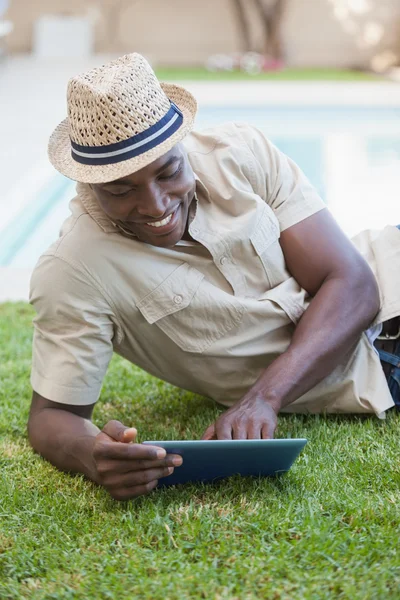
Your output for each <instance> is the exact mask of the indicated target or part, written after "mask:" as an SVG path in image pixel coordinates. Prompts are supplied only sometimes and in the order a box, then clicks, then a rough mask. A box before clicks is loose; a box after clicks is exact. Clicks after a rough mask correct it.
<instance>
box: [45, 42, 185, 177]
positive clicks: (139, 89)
mask: <svg viewBox="0 0 400 600" xmlns="http://www.w3.org/2000/svg"><path fill="white" fill-rule="evenodd" d="M67 105H68V118H67V119H65V120H64V121H62V123H60V125H59V126H58V127H57V128H56V129H55V131H54V132H53V134H52V135H51V137H50V141H49V147H48V153H49V159H50V162H51V163H52V165H53V166H54V167H55V168H56V169H57V170H58V171H60V173H62V174H63V175H66V176H67V177H69V178H70V179H74V180H75V181H80V182H83V183H105V182H107V181H113V180H115V179H119V178H120V177H125V176H126V175H130V174H131V173H134V172H135V171H138V170H139V169H142V168H143V167H145V166H146V165H148V164H150V163H151V162H153V161H154V160H156V159H157V158H159V157H160V156H162V155H163V154H165V153H166V152H168V151H169V150H170V149H171V148H172V147H173V146H174V145H175V144H177V143H178V142H179V141H181V140H182V139H183V138H184V137H185V136H186V135H187V134H188V133H189V132H190V131H191V129H192V128H193V122H194V118H195V115H196V111H197V103H196V100H195V99H194V97H193V96H192V94H190V93H189V92H188V91H187V90H185V89H184V88H182V87H180V86H178V85H172V84H167V83H160V82H159V81H158V79H157V78H156V76H155V74H154V72H153V70H152V68H151V67H150V65H149V63H148V62H147V61H146V60H145V59H144V58H143V56H141V55H140V54H136V53H134V54H127V55H125V56H122V57H121V58H118V59H117V60H114V61H112V62H110V63H108V64H106V65H104V66H102V67H98V68H95V69H92V70H91V71H88V72H87V73H83V74H82V75H78V76H76V77H73V78H72V79H70V81H69V83H68V92H67Z"/></svg>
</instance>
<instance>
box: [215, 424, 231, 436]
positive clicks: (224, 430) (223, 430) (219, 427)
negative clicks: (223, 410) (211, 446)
mask: <svg viewBox="0 0 400 600" xmlns="http://www.w3.org/2000/svg"><path fill="white" fill-rule="evenodd" d="M215 435H216V438H217V440H231V439H232V425H231V422H230V421H229V420H228V419H226V420H224V419H220V420H218V421H217V422H216V423H215Z"/></svg>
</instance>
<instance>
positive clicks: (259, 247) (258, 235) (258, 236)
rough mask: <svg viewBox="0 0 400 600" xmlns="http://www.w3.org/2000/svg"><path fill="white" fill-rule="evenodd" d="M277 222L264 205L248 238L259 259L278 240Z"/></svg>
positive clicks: (278, 229)
mask: <svg viewBox="0 0 400 600" xmlns="http://www.w3.org/2000/svg"><path fill="white" fill-rule="evenodd" d="M279 236H280V228H279V221H278V219H277V218H276V217H275V215H274V213H273V211H272V210H271V209H270V208H269V206H267V205H264V206H263V211H262V212H261V215H260V218H259V219H258V221H257V224H256V226H255V227H254V230H253V232H252V234H251V236H250V241H251V243H252V244H253V246H254V249H255V251H256V252H257V254H258V255H259V256H260V257H261V256H262V255H263V253H264V252H265V251H266V250H267V248H269V246H271V244H273V243H274V242H276V241H277V240H278V239H279Z"/></svg>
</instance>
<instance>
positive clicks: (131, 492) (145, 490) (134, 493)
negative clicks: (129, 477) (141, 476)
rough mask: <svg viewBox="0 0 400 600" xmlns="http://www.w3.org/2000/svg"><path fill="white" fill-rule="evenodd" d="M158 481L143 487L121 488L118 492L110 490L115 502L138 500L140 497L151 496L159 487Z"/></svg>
mask: <svg viewBox="0 0 400 600" xmlns="http://www.w3.org/2000/svg"><path fill="white" fill-rule="evenodd" d="M157 483H158V481H152V482H151V483H145V484H143V485H136V486H134V487H131V488H119V489H117V490H108V491H109V493H110V494H111V496H112V497H113V498H114V500H120V501H124V500H130V499H131V498H138V497H139V496H145V495H146V494H150V492H152V491H153V490H154V488H156V487H157Z"/></svg>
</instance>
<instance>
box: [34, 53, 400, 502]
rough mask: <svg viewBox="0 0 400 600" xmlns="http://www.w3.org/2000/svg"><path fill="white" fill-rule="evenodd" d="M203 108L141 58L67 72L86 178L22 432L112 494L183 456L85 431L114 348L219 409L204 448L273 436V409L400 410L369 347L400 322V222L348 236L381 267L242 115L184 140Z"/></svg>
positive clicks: (43, 304)
mask: <svg viewBox="0 0 400 600" xmlns="http://www.w3.org/2000/svg"><path fill="white" fill-rule="evenodd" d="M195 113H196V102H195V100H194V98H193V97H192V96H191V94H189V92H187V91H186V90H184V89H183V88H181V87H179V86H174V85H167V84H161V85H160V84H159V82H158V81H157V79H156V78H155V76H154V73H153V72H152V70H151V68H150V66H149V65H148V64H147V62H146V61H145V60H144V59H143V57H141V56H140V55H138V54H132V55H128V56H125V57H122V58H121V59H118V60H116V61H114V62H112V63H110V64H108V65H105V66H104V67H101V68H98V69H94V70H92V71H90V72H89V73H85V74H84V75H81V76H78V77H75V78H73V79H72V80H71V81H70V82H69V87H68V118H67V119H66V120H65V121H64V122H63V123H61V125H60V126H59V127H58V128H57V129H56V130H55V132H54V133H53V135H52V137H51V140H50V144H49V156H50V160H51V161H52V163H53V165H54V166H55V167H56V168H57V169H58V170H59V171H60V172H61V173H63V174H64V175H66V176H68V177H70V178H71V179H74V180H76V181H78V182H79V183H78V187H77V196H76V198H75V199H74V200H73V201H72V202H71V213H72V214H71V217H70V218H69V219H68V220H67V221H66V223H64V226H63V228H62V232H61V236H60V238H59V239H58V240H57V242H56V243H55V244H54V245H53V246H51V247H50V249H49V250H48V251H47V252H46V253H45V254H44V255H43V256H42V257H41V259H40V260H39V263H38V265H37V267H36V269H35V272H34V275H33V278H32V283H31V302H32V304H33V305H34V307H35V309H36V312H37V317H36V318H35V334H34V342H33V366H32V377H31V382H32V387H33V390H34V394H33V399H32V407H31V413H30V418H29V425H28V428H29V437H30V441H31V444H32V446H33V448H34V449H35V450H36V451H38V452H40V453H41V454H42V455H43V456H44V457H45V458H47V459H48V460H49V461H51V462H52V463H53V464H54V465H56V466H57V467H58V468H59V469H62V470H65V471H73V472H82V473H84V474H85V475H86V476H88V477H89V478H90V479H92V480H93V481H95V482H97V483H99V484H100V485H103V486H104V487H105V488H106V489H107V490H108V491H109V492H110V493H111V495H112V496H113V497H114V498H117V499H127V498H132V497H135V496H138V495H141V494H145V493H148V492H149V491H151V490H152V489H153V488H154V487H155V486H156V485H157V481H158V479H159V478H161V477H165V476H168V474H170V473H171V472H172V471H173V469H174V468H176V467H179V464H181V458H180V457H178V456H168V457H166V455H165V452H164V451H163V450H162V449H160V448H155V447H146V446H143V445H141V444H130V443H129V442H132V441H134V440H135V436H136V430H135V429H133V428H128V427H126V426H124V425H123V424H121V423H118V422H116V421H111V422H109V423H107V424H106V426H105V427H104V428H103V430H102V431H100V430H99V429H98V428H97V427H96V426H95V425H94V424H93V423H92V422H91V415H92V410H93V406H94V404H95V402H96V401H97V399H98V396H99V393H100V389H101V384H102V380H103V377H104V374H105V372H106V369H107V366H108V363H109V361H110V358H111V356H112V353H113V351H115V352H117V353H118V354H120V355H122V356H124V357H125V358H127V359H128V360H130V361H131V362H133V363H135V364H137V365H139V366H140V367H142V368H143V369H145V370H146V371H148V372H149V373H151V374H153V375H155V376H157V377H159V378H161V379H164V380H166V381H168V382H170V383H172V384H174V385H177V386H180V387H182V388H185V389H189V390H193V391H195V392H198V393H200V394H203V395H207V396H210V397H212V398H214V399H215V400H217V401H218V402H220V403H221V404H224V405H226V406H228V407H229V409H228V410H227V411H226V412H224V413H223V414H222V415H221V416H220V417H219V418H218V419H217V421H216V422H215V423H212V424H210V426H209V427H208V429H207V430H206V432H205V433H204V436H203V437H204V439H212V438H217V439H232V438H234V439H246V438H269V437H273V435H274V430H275V428H276V423H277V415H278V413H279V412H281V411H286V412H290V411H292V412H314V413H315V412H322V411H326V412H355V413H360V412H364V413H368V412H370V413H371V412H372V413H376V414H378V415H379V414H381V413H383V412H384V411H385V410H387V409H389V408H390V407H392V406H393V405H394V402H393V399H392V397H391V394H390V391H389V388H388V384H387V381H386V378H385V375H384V372H383V370H382V365H381V363H380V360H379V356H378V353H377V351H376V348H375V347H374V345H373V340H374V339H375V338H376V336H377V335H378V334H379V333H380V331H381V328H382V323H383V324H384V328H385V332H386V331H388V332H390V333H391V331H392V329H393V328H396V327H397V321H396V320H394V318H395V317H397V316H398V315H399V314H400V294H399V290H400V286H399V258H400V232H399V231H398V230H397V229H396V228H395V227H389V228H387V229H385V230H384V232H378V233H376V234H373V233H371V232H367V233H364V234H362V235H361V236H360V237H359V239H358V240H356V243H357V245H358V246H359V248H360V249H361V250H362V252H363V254H364V255H365V256H366V257H367V259H368V262H369V264H370V265H371V267H372V268H373V270H374V271H375V276H374V274H373V272H372V271H371V268H370V266H369V265H368V263H367V261H366V260H365V259H364V258H363V257H362V255H361V254H360V253H359V252H358V251H357V249H356V247H355V245H353V244H352V243H351V242H350V241H349V240H348V239H347V238H346V237H345V236H344V234H343V233H342V232H341V231H340V229H339V228H338V226H337V225H336V223H335V222H334V220H333V218H332V217H331V216H330V214H329V212H328V211H327V209H326V208H325V205H324V204H323V202H322V201H321V200H320V198H319V197H318V196H317V194H316V192H315V191H314V189H313V188H312V187H311V186H310V184H309V183H308V181H307V180H306V178H305V177H304V175H303V174H302V173H301V171H300V170H299V169H298V167H297V166H296V165H295V164H294V163H293V162H292V161H291V160H289V159H288V158H287V157H286V156H284V155H283V154H282V153H281V152H279V151H278V150H277V149H276V148H275V147H274V146H273V145H272V144H271V143H270V142H268V140H266V139H265V138H264V137H263V136H262V134H261V133H260V132H258V131H257V130H255V129H254V128H252V127H249V126H247V125H237V124H234V123H230V124H227V125H223V126H220V127H217V128H215V129H214V130H210V131H206V132H204V133H196V134H194V133H190V131H191V129H192V126H193V121H194V117H195ZM386 254H390V256H388V257H386ZM376 279H377V281H378V284H379V288H378V285H377V281H376ZM379 292H380V293H381V299H380V295H379ZM395 333H396V334H397V331H396V332H395ZM394 337H395V336H394ZM389 343H390V344H392V346H393V344H394V342H392V341H391V340H389ZM392 346H390V347H387V348H386V350H387V351H388V355H387V356H388V357H391V358H390V360H391V361H392V362H393V361H398V360H399V359H398V358H397V357H396V356H395V354H393V348H392ZM392 375H393V373H392V372H391V375H390V374H389V375H388V376H391V380H393V381H394V379H393V376H392ZM391 385H392V383H391ZM397 389H398V388H397ZM397 389H396V390H394V391H396V392H397Z"/></svg>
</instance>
